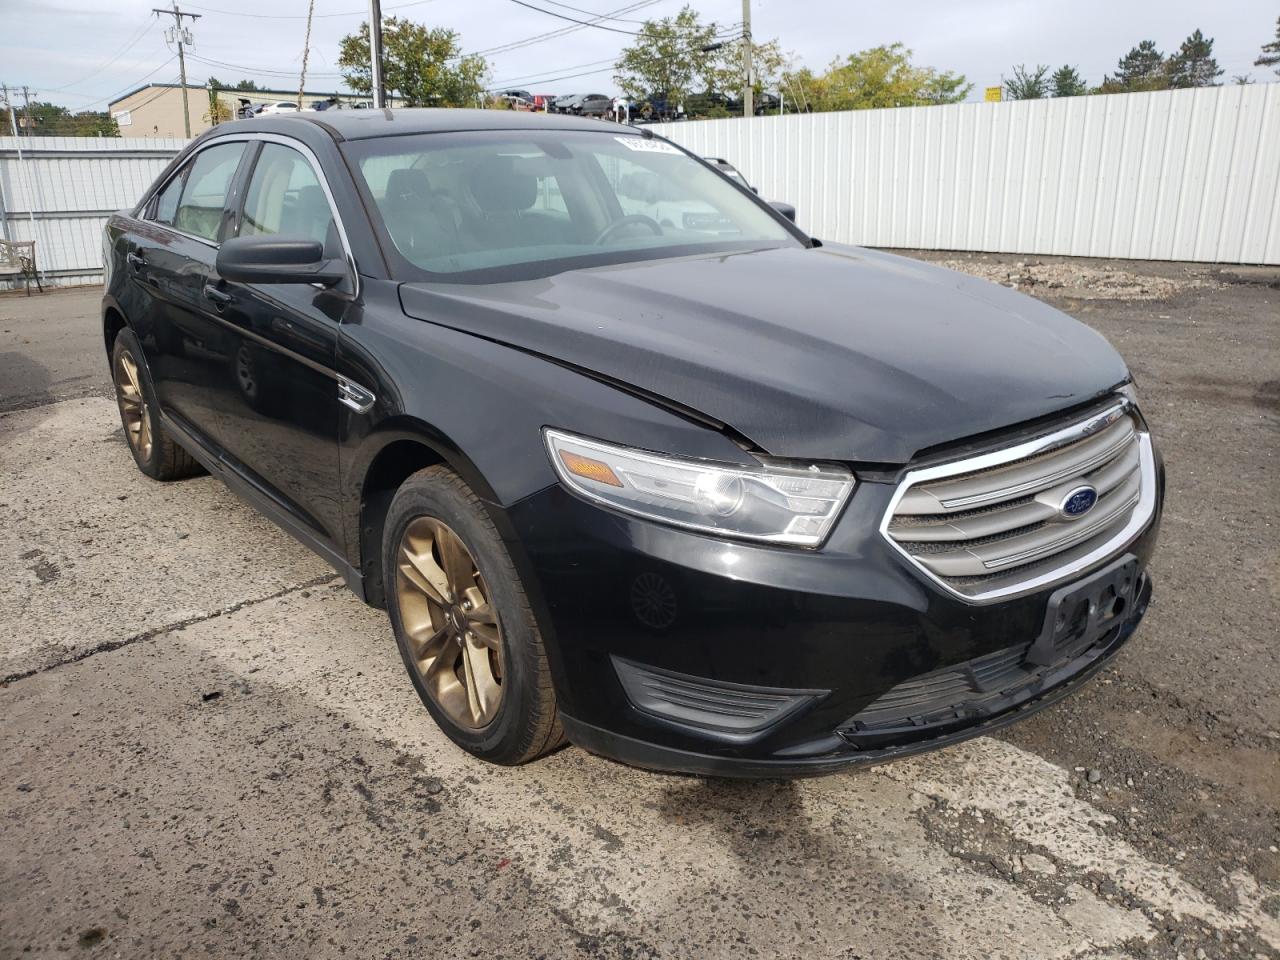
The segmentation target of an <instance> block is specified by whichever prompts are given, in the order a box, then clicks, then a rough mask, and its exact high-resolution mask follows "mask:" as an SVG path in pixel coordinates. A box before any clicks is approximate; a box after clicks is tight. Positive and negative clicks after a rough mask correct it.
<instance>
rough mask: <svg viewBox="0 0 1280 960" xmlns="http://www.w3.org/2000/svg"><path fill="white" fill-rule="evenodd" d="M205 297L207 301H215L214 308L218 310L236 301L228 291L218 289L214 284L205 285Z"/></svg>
mask: <svg viewBox="0 0 1280 960" xmlns="http://www.w3.org/2000/svg"><path fill="white" fill-rule="evenodd" d="M204 295H205V297H206V298H207V299H209V300H212V301H213V305H214V307H215V308H216V309H218V310H221V309H222V308H223V307H225V306H226V305H227V304H228V303H231V302H232V301H233V300H235V297H233V296H232V295H231V294H229V293H227V291H225V290H220V289H218V288H217V287H216V286H214V285H213V284H212V283H206V284H205V285H204Z"/></svg>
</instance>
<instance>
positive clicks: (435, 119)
mask: <svg viewBox="0 0 1280 960" xmlns="http://www.w3.org/2000/svg"><path fill="white" fill-rule="evenodd" d="M304 123H306V124H312V125H314V126H318V127H322V128H323V129H325V130H326V131H328V133H329V135H330V136H332V137H333V138H334V139H335V140H369V139H373V138H375V137H396V136H403V135H406V134H414V133H450V132H456V131H462V130H594V131H601V132H607V131H608V130H613V131H614V132H618V131H619V128H618V127H617V125H616V124H615V125H614V126H612V127H607V128H606V127H604V126H602V125H601V124H602V121H600V120H591V119H586V118H582V117H573V116H568V115H566V114H545V113H527V112H523V111H517V110H457V109H445V108H410V107H402V108H398V109H395V110H326V111H324V112H323V114H305V113H296V114H295V113H290V114H279V115H276V116H272V117H262V118H260V119H254V120H238V121H236V122H234V123H229V124H220V125H219V126H218V127H215V128H214V129H215V130H219V131H222V132H224V133H226V134H228V135H230V134H232V133H235V132H238V131H243V132H245V133H257V132H268V131H272V130H274V131H276V132H278V133H287V132H289V131H297V130H298V125H299V124H304Z"/></svg>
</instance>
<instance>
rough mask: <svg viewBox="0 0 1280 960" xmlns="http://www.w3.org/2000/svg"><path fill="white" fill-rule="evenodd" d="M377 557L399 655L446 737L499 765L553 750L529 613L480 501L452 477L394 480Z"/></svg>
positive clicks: (428, 473) (552, 716)
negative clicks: (394, 489)
mask: <svg viewBox="0 0 1280 960" xmlns="http://www.w3.org/2000/svg"><path fill="white" fill-rule="evenodd" d="M382 563H383V575H384V581H385V583H386V589H387V591H388V601H389V602H388V604H387V610H388V613H389V614H390V616H391V625H392V628H393V629H394V630H395V635H396V644H397V646H398V647H399V648H400V656H401V658H402V659H403V660H404V665H405V667H406V669H407V670H408V671H409V676H410V678H411V679H412V680H413V685H414V688H415V689H416V690H417V691H418V696H419V697H420V698H421V699H422V702H423V703H424V704H425V705H426V707H427V710H428V711H429V712H430V714H431V716H432V718H433V719H434V720H435V721H436V723H437V724H438V725H439V727H440V729H441V730H443V731H444V732H445V734H446V735H447V736H448V737H449V739H451V740H452V741H453V742H454V743H456V744H457V745H458V746H460V747H462V749H464V750H466V751H468V752H469V753H471V754H473V755H475V756H477V757H479V758H481V759H482V760H488V761H490V762H492V763H500V764H506V765H515V764H520V763H526V762H528V761H529V760H533V759H536V758H537V757H540V756H542V755H543V754H545V753H547V752H549V751H551V750H553V749H555V748H556V747H558V746H560V745H561V744H562V743H563V742H564V734H563V732H562V730H561V728H560V721H559V717H558V715H557V712H556V698H555V691H554V689H553V687H552V683H551V671H550V668H549V667H548V665H547V655H546V650H545V648H544V647H543V644H542V637H541V635H540V633H539V631H538V625H537V622H536V621H535V620H534V617H533V611H532V610H531V609H530V607H529V601H528V598H527V596H526V595H525V591H524V588H523V586H522V585H521V582H520V577H519V575H518V574H517V573H516V569H515V566H514V564H512V562H511V556H510V554H508V553H507V549H506V547H505V545H504V544H503V542H502V539H501V538H500V537H499V536H498V533H497V530H496V529H495V528H494V526H493V522H492V520H490V519H489V515H488V513H487V512H486V510H485V508H484V505H483V504H482V503H481V502H480V500H479V498H478V497H476V495H475V494H474V493H473V492H472V491H471V489H470V488H469V487H468V486H467V485H466V484H465V483H464V482H463V481H462V480H461V479H460V478H459V477H458V476H457V475H456V474H454V473H452V472H451V471H449V470H448V469H446V468H445V467H441V466H436V467H428V468H427V469H425V470H421V471H419V472H418V473H415V474H414V475H413V476H411V477H410V478H409V479H408V480H406V481H405V483H404V485H403V486H401V487H400V489H399V490H398V491H397V492H396V495H395V497H394V498H393V499H392V501H391V507H390V509H389V511H388V513H387V519H386V523H385V525H384V528H383V544H382Z"/></svg>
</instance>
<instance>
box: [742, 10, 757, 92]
mask: <svg viewBox="0 0 1280 960" xmlns="http://www.w3.org/2000/svg"><path fill="white" fill-rule="evenodd" d="M754 92H755V91H754V88H753V87H752V84H751V0H742V115H743V116H744V117H752V116H755V112H756V111H755V104H754V103H752V102H751V101H752V94H753V93H754Z"/></svg>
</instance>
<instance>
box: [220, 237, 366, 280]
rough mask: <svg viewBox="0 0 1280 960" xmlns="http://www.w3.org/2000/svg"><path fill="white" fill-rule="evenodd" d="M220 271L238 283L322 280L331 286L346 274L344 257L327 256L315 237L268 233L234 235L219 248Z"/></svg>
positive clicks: (224, 277)
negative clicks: (252, 235)
mask: <svg viewBox="0 0 1280 960" xmlns="http://www.w3.org/2000/svg"><path fill="white" fill-rule="evenodd" d="M215 264H216V267H217V270H218V275H219V276H220V277H222V278H223V279H224V280H231V281H234V282H236V283H319V284H322V285H323V286H326V287H332V286H333V285H334V284H336V283H341V282H342V281H343V280H344V279H345V278H346V276H347V264H346V261H345V260H341V259H326V257H325V255H324V246H323V244H321V243H320V242H319V241H316V240H302V239H299V238H296V237H293V238H291V237H280V236H275V235H265V236H256V237H233V238H232V239H230V240H226V241H224V242H223V244H222V246H221V247H219V248H218V258H217V260H216V261H215Z"/></svg>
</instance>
